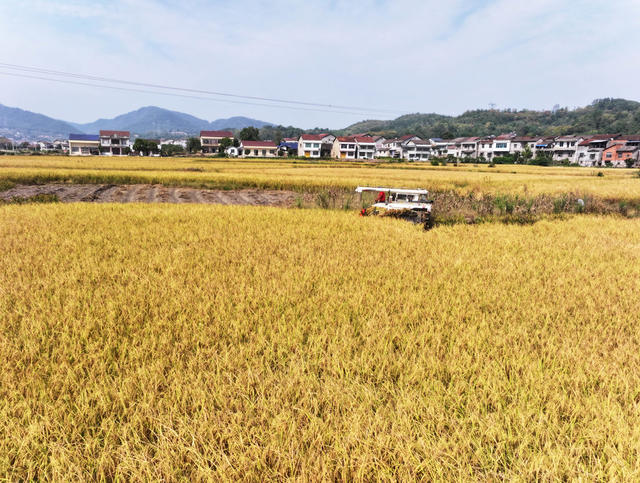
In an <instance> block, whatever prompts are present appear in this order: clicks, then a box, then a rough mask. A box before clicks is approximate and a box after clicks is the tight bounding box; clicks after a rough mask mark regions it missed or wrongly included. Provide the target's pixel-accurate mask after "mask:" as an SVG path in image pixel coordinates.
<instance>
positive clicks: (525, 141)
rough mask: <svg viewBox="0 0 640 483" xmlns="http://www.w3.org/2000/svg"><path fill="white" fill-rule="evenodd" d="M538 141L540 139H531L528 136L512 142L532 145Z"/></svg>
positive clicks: (514, 139)
mask: <svg viewBox="0 0 640 483" xmlns="http://www.w3.org/2000/svg"><path fill="white" fill-rule="evenodd" d="M537 140H538V138H530V137H528V136H522V137H517V138H513V139H512V141H515V142H517V143H531V142H534V141H537Z"/></svg>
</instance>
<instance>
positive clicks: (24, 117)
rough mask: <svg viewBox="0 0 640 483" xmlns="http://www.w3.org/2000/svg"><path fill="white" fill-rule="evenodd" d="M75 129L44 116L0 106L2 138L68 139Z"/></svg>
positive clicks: (65, 123)
mask: <svg viewBox="0 0 640 483" xmlns="http://www.w3.org/2000/svg"><path fill="white" fill-rule="evenodd" d="M74 129H75V128H74V127H73V126H72V125H71V124H69V123H67V122H64V121H59V120H57V119H53V118H51V117H48V116H44V115H42V114H37V113H35V112H30V111H25V110H23V109H18V108H17V107H7V106H3V105H2V104H0V136H7V137H9V138H11V139H16V140H17V139H33V138H46V139H55V138H63V139H66V138H67V137H68V136H69V133H70V132H73V131H74Z"/></svg>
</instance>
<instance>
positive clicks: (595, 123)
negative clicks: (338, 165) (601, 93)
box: [340, 99, 640, 138]
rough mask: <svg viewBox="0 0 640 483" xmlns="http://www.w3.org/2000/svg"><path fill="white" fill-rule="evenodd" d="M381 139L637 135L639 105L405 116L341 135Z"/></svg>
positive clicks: (605, 102) (598, 103)
mask: <svg viewBox="0 0 640 483" xmlns="http://www.w3.org/2000/svg"><path fill="white" fill-rule="evenodd" d="M364 132H368V133H372V134H380V135H384V136H402V135H405V134H416V135H418V136H421V137H424V138H433V137H440V138H455V137H458V136H485V135H489V134H500V133H508V132H516V133H518V134H520V135H523V136H527V135H540V136H558V135H562V134H574V133H576V134H593V133H603V132H607V133H625V134H640V103H638V102H635V101H629V100H626V99H597V100H595V101H593V103H591V105H589V106H587V107H582V108H578V109H573V110H570V109H567V108H561V109H556V110H553V111H531V110H521V111H517V110H510V109H507V110H501V111H499V110H474V111H467V112H465V113H464V114H462V115H460V116H443V115H440V114H408V115H405V116H401V117H399V118H397V119H394V120H391V121H376V120H369V121H362V122H358V123H356V124H353V125H351V126H349V127H347V128H346V129H344V130H342V131H341V132H340V134H354V133H364Z"/></svg>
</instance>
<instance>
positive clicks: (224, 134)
mask: <svg viewBox="0 0 640 483" xmlns="http://www.w3.org/2000/svg"><path fill="white" fill-rule="evenodd" d="M200 137H201V138H229V139H233V133H232V132H231V131H200Z"/></svg>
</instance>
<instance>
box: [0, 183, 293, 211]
mask: <svg viewBox="0 0 640 483" xmlns="http://www.w3.org/2000/svg"><path fill="white" fill-rule="evenodd" d="M37 195H56V196H57V197H58V199H59V200H60V201H62V202H63V203H73V202H95V203H114V202H115V203H135V202H138V203H204V204H221V205H261V206H290V205H292V204H293V203H294V202H295V200H296V197H297V195H296V193H294V192H292V191H276V190H258V189H243V190H207V189H197V188H170V187H167V186H163V185H159V184H156V185H140V184H135V185H112V184H55V183H51V184H43V185H18V186H15V187H14V188H11V189H9V190H7V191H2V192H0V199H2V200H10V199H11V198H15V197H19V198H30V197H32V196H37Z"/></svg>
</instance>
